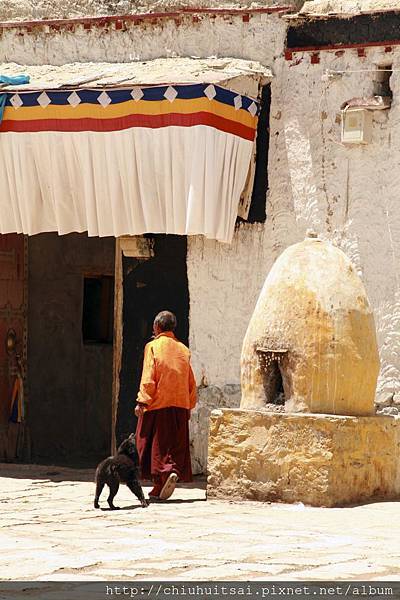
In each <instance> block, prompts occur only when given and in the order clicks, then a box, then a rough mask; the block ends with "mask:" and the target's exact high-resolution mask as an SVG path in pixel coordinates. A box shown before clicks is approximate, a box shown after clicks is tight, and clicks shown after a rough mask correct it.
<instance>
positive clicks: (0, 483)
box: [0, 464, 400, 581]
mask: <svg viewBox="0 0 400 600" xmlns="http://www.w3.org/2000/svg"><path fill="white" fill-rule="evenodd" d="M146 491H147V492H148V491H149V488H145V492H146ZM93 494H94V484H93V471H91V470H73V469H66V468H61V467H43V466H28V465H5V464H3V465H0V502H1V512H0V579H2V580H7V579H19V580H64V581H65V580H75V579H76V580H133V579H141V580H150V579H156V580H173V579H175V580H185V579H186V580H194V579H198V580H199V579H203V580H217V579H226V580H257V579H262V580H310V579H313V580H322V579H333V580H340V579H352V580H353V579H354V580H400V538H399V535H398V531H399V521H400V503H395V502H387V503H374V504H369V505H363V506H357V507H352V508H337V509H326V508H311V507H304V506H303V505H285V504H263V503H256V502H246V503H237V502H230V501H221V500H206V497H205V483H204V481H196V482H195V483H194V484H191V485H190V486H188V485H186V486H182V487H181V488H178V489H177V490H176V492H175V494H174V496H173V497H172V498H171V500H170V501H168V502H165V503H162V504H161V503H159V504H152V505H151V506H150V507H149V508H148V509H142V508H141V507H140V506H139V503H138V502H137V500H136V498H135V497H134V496H133V495H132V494H131V493H130V492H129V490H128V489H127V488H126V487H125V486H122V487H121V488H120V491H119V493H118V496H117V498H116V504H117V505H118V506H120V507H121V510H119V511H113V512H111V511H109V510H107V509H106V506H107V504H106V502H105V500H106V495H107V494H106V493H105V491H104V492H103V494H104V497H102V502H101V506H102V508H103V510H95V509H94V508H93Z"/></svg>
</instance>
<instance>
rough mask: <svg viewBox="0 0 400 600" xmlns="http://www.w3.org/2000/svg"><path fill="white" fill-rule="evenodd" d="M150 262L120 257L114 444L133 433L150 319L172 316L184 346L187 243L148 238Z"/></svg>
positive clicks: (163, 237)
mask: <svg viewBox="0 0 400 600" xmlns="http://www.w3.org/2000/svg"><path fill="white" fill-rule="evenodd" d="M146 237H148V238H150V239H153V240H154V257H153V258H150V259H148V260H138V259H135V258H127V257H123V263H122V264H123V298H124V300H123V315H122V319H123V342H122V363H121V372H120V391H119V399H118V410H117V423H116V440H117V443H118V444H119V443H120V442H121V441H122V439H124V437H125V436H126V435H127V434H129V433H130V432H132V431H135V428H136V418H135V416H134V413H133V410H134V408H135V400H136V396H137V393H138V390H139V384H140V377H141V373H142V365H143V351H144V346H145V344H146V343H147V342H148V341H150V339H151V336H152V326H153V320H154V317H155V316H156V314H157V313H158V312H160V311H161V310H172V312H174V313H175V314H176V317H177V320H178V327H177V331H176V335H177V337H178V338H179V339H180V340H181V341H182V342H183V343H184V344H187V343H188V337H189V288H188V280H187V267H186V254H187V239H186V237H185V236H179V235H154V236H152V235H148V236H146Z"/></svg>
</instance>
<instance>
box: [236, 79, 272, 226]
mask: <svg viewBox="0 0 400 600" xmlns="http://www.w3.org/2000/svg"><path fill="white" fill-rule="evenodd" d="M270 108H271V86H270V85H265V86H264V87H263V89H262V94H261V110H260V115H259V117H258V125H257V140H256V172H255V175H254V185H253V192H252V195H251V204H250V210H249V215H248V217H247V219H246V220H244V219H241V218H240V217H239V218H238V222H240V223H264V221H265V219H266V216H267V215H266V207H265V205H266V201H267V191H268V151H269V113H270Z"/></svg>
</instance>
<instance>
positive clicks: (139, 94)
mask: <svg viewBox="0 0 400 600" xmlns="http://www.w3.org/2000/svg"><path fill="white" fill-rule="evenodd" d="M131 96H132V98H133V99H134V101H135V102H139V100H141V98H143V96H144V93H143V90H141V89H140V87H134V88H133V90H132V91H131Z"/></svg>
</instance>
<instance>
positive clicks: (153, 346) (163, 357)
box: [137, 331, 196, 411]
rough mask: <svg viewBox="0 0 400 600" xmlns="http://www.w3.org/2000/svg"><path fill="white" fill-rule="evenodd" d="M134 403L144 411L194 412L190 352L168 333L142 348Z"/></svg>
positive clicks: (194, 389) (161, 334)
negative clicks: (138, 385) (181, 410)
mask: <svg viewBox="0 0 400 600" xmlns="http://www.w3.org/2000/svg"><path fill="white" fill-rule="evenodd" d="M137 401H138V402H139V403H140V405H141V406H143V408H144V410H145V411H150V410H157V409H160V408H168V407H171V406H175V407H177V408H186V409H188V410H191V409H192V408H194V406H195V404H196V381H195V378H194V375H193V371H192V367H191V366H190V351H189V348H187V347H186V346H185V344H182V342H179V341H178V340H177V339H176V337H175V335H174V334H173V333H172V331H164V332H163V333H160V334H159V335H158V336H157V337H156V338H155V339H154V340H152V341H151V342H149V343H148V344H146V347H145V351H144V361H143V371H142V379H141V382H140V389H139V393H138V397H137Z"/></svg>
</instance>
